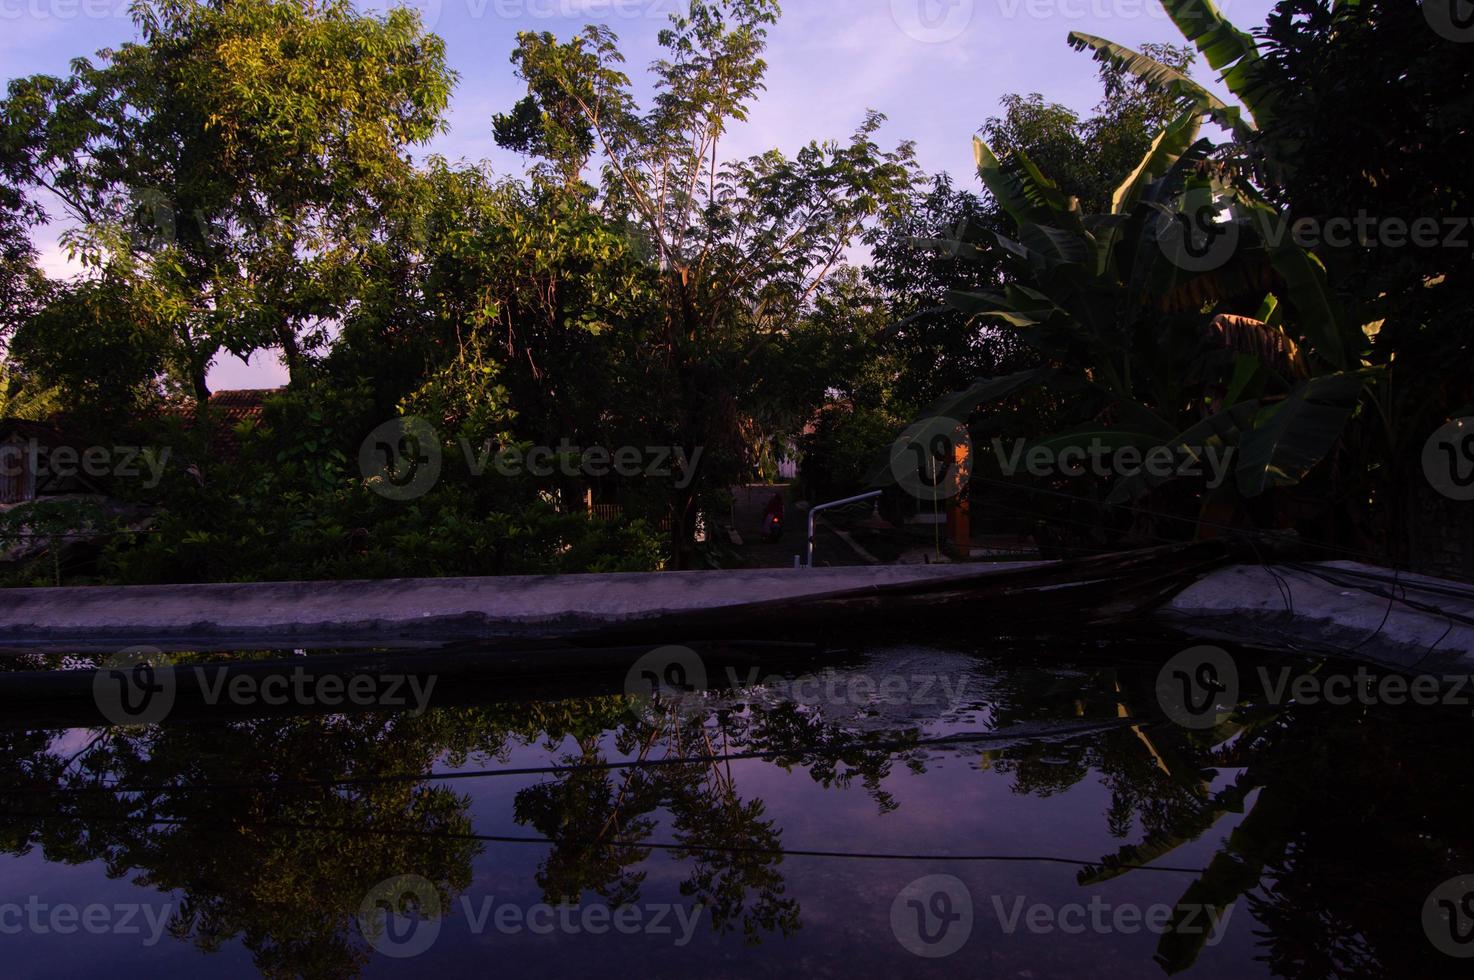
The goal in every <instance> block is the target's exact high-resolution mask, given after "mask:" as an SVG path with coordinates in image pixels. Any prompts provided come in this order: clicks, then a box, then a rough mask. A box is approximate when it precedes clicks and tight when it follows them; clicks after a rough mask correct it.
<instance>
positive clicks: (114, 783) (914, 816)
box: [0, 641, 1474, 980]
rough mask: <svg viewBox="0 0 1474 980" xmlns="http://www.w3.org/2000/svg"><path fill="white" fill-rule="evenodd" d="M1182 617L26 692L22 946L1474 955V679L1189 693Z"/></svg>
mask: <svg viewBox="0 0 1474 980" xmlns="http://www.w3.org/2000/svg"><path fill="white" fill-rule="evenodd" d="M1176 649H1177V647H1174V646H1162V645H1160V644H1153V645H1141V644H1135V643H1116V644H1112V645H1108V646H1105V647H1096V646H1094V645H1089V646H1087V645H1084V644H1080V643H1073V644H1053V645H1051V646H1050V648H1048V649H1041V648H1040V647H1039V645H1038V644H1028V645H1017V646H1013V647H1005V646H997V645H994V646H990V647H989V648H988V649H987V650H984V651H979V650H977V649H976V645H975V644H965V643H940V644H937V645H932V646H925V647H923V646H915V645H905V644H896V643H893V642H889V641H877V642H876V644H875V645H874V646H873V647H870V648H865V647H856V648H855V649H854V650H852V652H851V653H850V655H848V656H846V657H844V658H842V659H841V660H839V661H836V662H824V663H812V662H811V663H806V664H803V665H799V666H792V665H791V666H790V667H789V668H788V669H787V670H786V672H784V673H781V674H769V675H767V676H763V671H759V672H758V674H757V675H753V674H751V673H750V670H751V669H752V668H751V667H750V665H749V664H748V663H746V662H743V663H740V664H738V665H736V666H729V665H726V664H723V663H719V662H717V661H713V660H708V661H707V662H704V663H703V665H702V666H703V667H704V668H705V669H707V670H708V673H709V686H710V688H711V690H708V691H706V692H704V693H691V694H687V695H685V696H672V695H671V692H666V696H662V697H660V698H658V699H655V700H653V701H652V700H649V699H646V698H633V699H632V698H630V697H629V696H628V695H626V694H625V693H624V689H623V688H624V685H623V678H622V676H612V677H609V678H601V677H588V676H585V677H583V678H582V679H581V680H580V682H579V684H578V686H577V691H578V694H579V696H578V697H576V698H563V697H558V696H556V695H555V696H552V697H549V696H547V695H540V696H537V697H530V696H522V695H520V694H519V692H518V691H517V690H516V689H515V688H508V687H507V686H505V685H503V686H500V687H498V688H497V689H496V690H494V691H486V692H477V691H467V690H464V689H462V690H457V691H454V692H444V691H443V692H442V694H446V693H451V694H454V695H455V696H456V697H455V698H454V700H455V701H456V704H457V706H455V707H432V708H430V709H429V710H426V711H424V712H423V713H417V712H416V711H415V710H413V709H406V710H398V711H382V710H375V711H353V712H347V713H325V712H323V711H321V710H314V711H301V710H297V711H288V712H280V711H278V712H274V713H266V712H262V713H258V714H257V715H255V716H252V715H251V713H250V712H246V713H245V714H244V715H242V714H240V713H237V714H236V715H232V716H231V717H230V718H229V720H213V721H212V720H188V721H180V720H176V719H172V718H171V719H169V720H166V721H164V722H162V723H159V724H153V725H143V726H130V727H112V728H55V729H46V730H35V729H24V728H19V727H17V726H16V724H15V723H14V722H12V723H11V725H10V727H9V728H7V729H5V730H0V753H3V755H4V757H5V765H4V767H3V771H0V772H3V775H0V780H3V782H0V855H3V856H0V883H3V884H0V935H3V940H0V949H3V951H4V953H5V961H6V966H5V967H4V972H5V973H6V974H7V975H11V976H27V977H30V976H34V977H51V976H54V977H75V976H82V975H89V974H93V973H99V972H106V974H107V975H109V976H110V977H113V978H118V980H121V978H125V977H151V978H152V977H161V976H163V977H171V976H179V977H184V976H189V977H193V976H198V975H201V974H205V973H208V974H210V975H212V976H217V977H232V976H254V975H257V974H258V973H264V974H267V975H276V976H295V975H304V976H314V977H339V976H359V975H361V976H365V977H375V976H399V975H415V976H421V975H426V976H437V975H438V976H463V975H464V976H488V975H508V976H525V977H543V976H547V977H564V976H577V975H599V976H602V975H616V976H632V975H639V976H651V977H667V976H669V977H688V976H693V975H695V976H744V977H745V976H769V975H771V976H793V975H804V974H813V975H821V976H827V975H840V976H845V977H855V976H895V975H904V976H913V975H916V976H927V975H935V976H979V977H1021V978H1052V977H1078V976H1081V975H1085V976H1091V977H1132V978H1135V977H1151V976H1162V975H1166V974H1168V973H1173V972H1176V973H1179V974H1180V975H1184V976H1190V977H1202V978H1220V977H1221V978H1235V980H1237V978H1247V977H1269V976H1286V977H1319V976H1353V977H1363V976H1364V977H1380V976H1409V975H1420V976H1429V977H1437V976H1459V975H1465V976H1467V975H1468V973H1467V972H1466V971H1465V970H1464V968H1466V967H1467V966H1468V961H1460V960H1458V959H1455V958H1452V957H1449V956H1446V955H1445V954H1444V953H1442V952H1440V951H1439V950H1438V949H1436V948H1435V946H1434V944H1433V942H1432V940H1430V936H1429V932H1428V930H1427V928H1425V920H1424V915H1423V912H1424V907H1425V903H1426V902H1427V901H1428V898H1429V895H1430V893H1431V892H1432V891H1433V889H1435V888H1436V887H1437V886H1439V885H1440V884H1441V883H1443V882H1446V881H1447V880H1449V879H1450V878H1451V877H1454V876H1455V875H1457V874H1458V873H1461V872H1470V871H1474V823H1471V821H1469V820H1468V818H1467V813H1468V811H1467V805H1466V804H1467V802H1468V801H1469V800H1471V799H1474V793H1471V792H1470V789H1471V785H1470V784H1471V782H1474V776H1471V773H1470V767H1469V765H1468V762H1469V750H1468V745H1469V744H1470V743H1469V736H1470V734H1471V731H1470V729H1471V721H1470V718H1469V711H1468V709H1467V708H1463V709H1460V708H1454V707H1442V706H1440V707H1411V706H1410V707H1400V708H1399V707H1389V706H1366V705H1360V704H1353V705H1347V706H1341V707H1332V706H1323V705H1315V706H1310V705H1304V704H1294V705H1284V704H1280V705H1265V704H1264V701H1265V692H1264V691H1263V690H1260V689H1259V688H1258V687H1256V686H1255V685H1254V684H1253V683H1252V682H1251V683H1247V684H1246V690H1245V694H1244V697H1245V700H1246V702H1248V703H1250V704H1252V705H1254V707H1249V708H1246V709H1244V711H1242V712H1241V713H1240V714H1239V715H1238V716H1236V717H1234V718H1232V719H1227V720H1225V721H1224V723H1223V724H1222V725H1220V726H1219V727H1217V728H1215V729H1212V730H1203V729H1191V728H1186V727H1182V726H1180V725H1177V724H1174V723H1172V722H1171V721H1170V720H1168V719H1167V718H1165V717H1164V715H1163V710H1162V705H1161V704H1160V703H1159V699H1158V696H1157V694H1156V688H1155V684H1156V679H1157V672H1158V668H1159V666H1160V664H1161V662H1162V660H1163V659H1164V657H1165V656H1168V655H1170V654H1171V653H1172V652H1173V651H1175V650H1176ZM1236 656H1237V657H1238V662H1239V663H1240V665H1241V666H1243V667H1244V668H1245V669H1244V674H1245V675H1246V678H1248V679H1249V680H1250V681H1252V673H1253V672H1252V670H1250V669H1248V665H1249V664H1250V663H1251V662H1254V661H1251V660H1250V659H1249V658H1246V657H1245V655H1243V654H1237V655H1236ZM1273 663H1274V664H1275V665H1278V664H1279V663H1281V662H1280V661H1274V662H1273ZM1316 666H1317V665H1314V664H1297V665H1296V669H1297V670H1299V669H1301V668H1302V667H1306V668H1314V667H1316ZM1276 669H1277V668H1276ZM1319 669H1320V670H1321V671H1325V670H1326V669H1327V668H1326V667H1325V665H1319ZM754 682H756V683H754ZM190 717H198V715H195V716H190ZM624 763H630V764H629V765H622V764H624ZM509 770H510V772H509ZM432 774H433V775H432ZM455 776H460V777H462V778H446V777H455ZM119 787H124V788H128V789H129V791H127V792H120V791H118V790H119ZM1133 848H1136V849H1135V850H1133ZM1121 865H1125V866H1121ZM386 882H387V883H388V884H384V883H386ZM437 905H438V906H439V915H438V916H437V915H435V907H436V906H437ZM969 910H970V912H969ZM1174 915H1175V916H1178V917H1179V918H1178V920H1177V921H1176V923H1175V925H1173V924H1172V922H1171V918H1170V917H1172V916H1174ZM1215 923H1216V924H1215ZM951 950H955V951H951ZM949 951H951V952H950V955H946V956H937V955H935V954H938V953H945V952H949ZM1415 971H1416V972H1415Z"/></svg>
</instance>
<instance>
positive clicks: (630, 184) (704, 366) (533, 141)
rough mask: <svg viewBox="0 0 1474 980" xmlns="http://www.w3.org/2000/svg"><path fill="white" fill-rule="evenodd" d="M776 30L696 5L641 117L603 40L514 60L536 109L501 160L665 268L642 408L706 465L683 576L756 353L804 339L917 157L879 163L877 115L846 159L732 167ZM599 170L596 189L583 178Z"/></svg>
mask: <svg viewBox="0 0 1474 980" xmlns="http://www.w3.org/2000/svg"><path fill="white" fill-rule="evenodd" d="M778 14H779V10H778V5H777V4H776V3H775V2H773V0H713V2H705V0H693V2H692V3H691V4H690V6H689V8H688V10H687V11H686V12H685V13H684V14H676V15H672V16H671V18H670V26H669V27H667V28H666V29H665V30H663V31H662V32H661V34H660V44H661V46H662V47H663V48H664V51H665V56H664V57H662V58H661V59H660V60H658V61H656V62H655V63H654V65H652V67H651V74H652V76H653V77H652V81H653V84H654V88H655V91H656V93H657V94H656V96H655V98H654V100H653V103H652V104H651V105H650V106H649V108H647V109H642V108H641V107H640V106H639V104H638V102H637V100H636V98H635V96H634V94H633V92H632V90H631V84H630V79H629V77H628V76H627V75H625V74H624V72H623V71H622V70H621V69H620V65H621V64H622V63H623V60H624V59H623V56H622V55H621V54H620V52H619V49H618V46H617V39H616V37H615V35H614V34H613V33H612V32H611V31H609V30H608V28H605V27H589V28H587V29H585V31H584V32H583V33H582V34H581V35H579V36H578V37H575V38H573V39H572V40H570V41H567V42H562V43H560V42H559V41H557V40H556V39H555V38H554V37H553V36H552V35H549V34H521V35H519V37H518V47H517V49H516V50H515V51H514V52H513V55H512V60H513V63H514V64H515V65H516V66H517V72H518V74H519V76H520V77H522V78H523V79H524V80H525V81H526V82H527V92H528V94H527V96H526V98H525V99H524V100H522V101H521V102H520V103H518V105H517V106H516V107H514V108H513V110H512V111H511V113H510V114H508V115H505V116H499V117H498V118H497V119H496V120H495V129H496V133H497V137H498V140H499V141H500V142H501V143H502V145H504V146H509V147H512V148H515V149H518V150H521V151H523V152H527V153H530V154H533V155H535V156H537V157H539V158H540V159H541V161H542V163H541V166H543V167H545V168H546V169H547V170H548V172H550V173H552V174H555V175H557V176H558V177H559V179H560V180H561V181H562V183H564V184H565V185H568V186H572V185H573V184H574V183H576V182H578V181H582V180H592V181H593V186H594V187H595V188H596V192H597V204H598V206H599V207H600V208H601V209H602V211H603V213H604V214H605V215H606V216H608V217H609V218H610V219H611V220H616V221H619V222H622V223H627V224H628V225H629V226H630V227H631V228H632V230H634V231H635V232H636V233H637V235H638V237H639V240H640V241H641V243H642V246H643V248H644V249H645V250H646V252H647V254H648V256H649V261H650V263H651V264H652V266H653V267H654V269H655V273H656V277H657V286H656V289H657V293H658V305H657V308H656V310H655V317H656V322H655V323H654V324H652V326H651V329H650V331H649V333H648V335H647V336H646V337H645V338H644V343H643V344H642V347H643V348H644V349H645V350H646V352H647V360H646V362H645V364H644V365H643V371H644V373H643V379H644V381H645V384H646V385H648V388H647V389H646V390H647V392H648V395H647V401H646V404H645V406H644V407H645V408H646V409H647V410H648V411H650V412H651V417H652V422H655V423H656V424H655V425H653V426H652V430H659V429H661V428H663V429H665V431H666V432H667V433H668V434H669V436H670V438H671V439H672V440H673V441H674V443H675V444H677V445H679V446H680V447H682V448H683V449H684V450H685V451H686V452H687V454H688V455H689V454H691V453H694V451H695V450H696V449H698V448H702V449H704V450H705V452H706V457H705V458H706V459H707V460H709V461H710V463H711V465H706V466H703V468H702V470H701V471H700V472H699V473H697V474H695V477H696V478H695V479H694V480H692V481H691V482H690V483H689V484H687V485H685V486H683V487H679V488H674V489H673V490H672V494H671V502H670V516H671V525H672V537H673V540H672V545H673V551H674V553H675V561H676V563H677V564H678V566H679V565H685V564H687V563H689V561H690V545H691V540H692V534H693V531H694V526H695V519H696V509H697V501H698V499H699V497H700V496H701V494H702V492H703V491H705V490H707V489H710V488H716V487H724V485H725V484H726V483H727V482H729V481H730V480H732V479H735V478H737V477H738V476H739V475H740V474H741V473H742V470H743V468H744V463H745V460H744V459H743V458H742V457H743V455H744V451H743V441H742V439H741V418H740V416H741V412H740V410H739V406H738V404H737V398H736V395H737V392H739V391H740V390H742V388H743V383H742V376H743V375H744V373H745V372H747V371H749V370H750V369H751V368H750V365H751V364H752V359H753V353H754V351H755V350H756V349H757V348H760V347H761V346H763V345H764V344H766V343H767V342H769V341H770V340H771V339H772V338H773V337H775V336H778V335H780V334H781V333H782V332H783V331H784V330H786V329H788V328H789V327H790V326H791V325H792V324H793V323H794V322H795V320H796V318H797V317H798V316H799V315H800V313H801V312H802V311H803V310H804V309H805V307H806V305H807V304H808V303H809V302H810V301H811V300H812V297H813V295H814V293H815V291H816V290H817V289H818V288H819V287H820V285H821V284H822V283H823V282H824V280H825V279H826V278H827V277H828V275H829V274H830V273H831V272H832V271H833V270H834V269H835V268H837V267H838V266H839V265H841V264H842V261H843V258H844V255H845V252H846V249H847V248H848V247H849V246H850V244H851V243H852V242H853V241H854V240H855V238H856V236H857V235H858V234H859V233H860V232H861V230H862V229H863V227H864V225H865V223H866V222H867V221H868V220H870V219H873V218H875V217H876V216H877V215H879V214H881V213H883V212H886V211H888V210H894V209H896V208H898V207H899V206H900V203H901V200H902V196H903V193H904V191H905V189H906V187H907V186H908V185H909V183H910V181H911V179H912V163H911V159H912V147H911V145H910V144H908V143H902V144H900V145H899V146H898V147H896V148H895V149H893V150H888V151H887V150H882V149H881V148H880V147H879V146H878V145H877V144H876V142H875V139H874V137H875V134H876V132H877V130H878V129H879V128H880V125H881V123H882V120H883V117H881V116H880V115H878V114H876V113H869V114H867V115H866V117H865V119H864V121H863V122H862V123H861V125H860V126H859V127H858V129H857V130H856V131H855V133H854V134H853V135H852V136H851V138H850V139H849V141H848V142H845V143H840V142H834V141H829V142H823V143H820V142H814V143H810V144H809V145H808V146H806V147H804V148H803V149H802V150H800V151H799V152H798V154H797V155H796V156H794V157H791V158H790V157H787V156H785V155H783V154H782V153H781V152H779V151H777V150H772V151H769V152H768V153H764V154H761V155H759V156H756V157H752V158H750V159H746V160H733V161H727V162H724V161H723V160H722V158H721V143H722V140H723V138H724V137H725V136H726V134H727V132H728V131H729V129H730V127H731V126H732V125H733V124H735V123H739V122H741V121H743V120H745V119H746V118H747V112H748V108H749V106H750V104H751V102H752V100H753V99H754V98H755V97H756V95H757V94H758V93H759V92H760V91H761V90H762V87H763V75H764V72H765V70H766V65H765V63H764V62H763V60H762V58H761V55H762V52H763V49H764V47H765V44H766V29H767V27H768V26H770V25H771V24H773V23H774V22H775V21H776V19H777V17H778ZM596 160H597V165H598V173H597V174H596V175H590V176H584V175H585V173H586V171H587V170H588V169H589V166H590V164H591V163H594V162H595V161H596Z"/></svg>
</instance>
